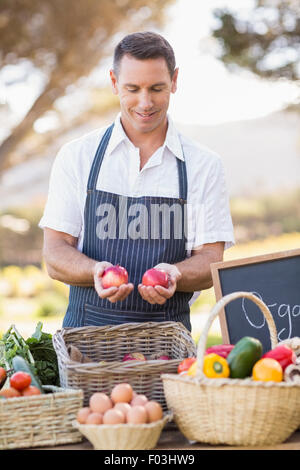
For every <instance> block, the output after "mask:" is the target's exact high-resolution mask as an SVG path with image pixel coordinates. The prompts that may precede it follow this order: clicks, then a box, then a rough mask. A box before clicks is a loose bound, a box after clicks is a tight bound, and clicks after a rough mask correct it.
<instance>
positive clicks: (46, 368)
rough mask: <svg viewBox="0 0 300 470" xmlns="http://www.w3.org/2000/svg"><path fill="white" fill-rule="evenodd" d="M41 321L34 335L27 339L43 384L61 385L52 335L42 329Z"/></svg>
mask: <svg viewBox="0 0 300 470" xmlns="http://www.w3.org/2000/svg"><path fill="white" fill-rule="evenodd" d="M42 328H43V324H42V323H41V322H39V323H38V324H37V326H36V330H35V332H34V333H33V335H32V336H31V337H30V338H28V339H27V340H26V344H27V345H28V346H29V348H30V352H31V354H32V356H33V358H34V362H35V368H36V371H37V374H38V376H39V379H40V380H41V382H42V384H43V385H59V371H58V363H57V356H56V352H55V349H54V347H53V344H52V335H51V334H49V333H44V332H43V331H42Z"/></svg>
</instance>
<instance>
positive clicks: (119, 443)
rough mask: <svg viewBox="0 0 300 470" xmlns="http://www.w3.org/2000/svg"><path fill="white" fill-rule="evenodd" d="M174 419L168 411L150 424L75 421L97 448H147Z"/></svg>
mask: <svg viewBox="0 0 300 470" xmlns="http://www.w3.org/2000/svg"><path fill="white" fill-rule="evenodd" d="M171 419H172V414H170V413H167V414H165V415H164V417H163V418H162V419H160V420H159V421H156V422H154V423H149V424H113V425H109V424H79V423H78V421H74V422H73V426H74V427H75V428H77V429H78V430H79V431H80V432H81V433H82V434H83V435H84V436H85V437H86V438H87V439H88V440H89V441H90V442H91V444H93V446H94V449H95V450H147V449H153V448H154V447H155V446H156V444H157V441H158V439H159V437H160V435H161V432H162V430H163V427H164V426H165V424H166V423H167V422H169V421H171Z"/></svg>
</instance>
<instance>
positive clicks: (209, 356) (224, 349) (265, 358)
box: [177, 336, 300, 382]
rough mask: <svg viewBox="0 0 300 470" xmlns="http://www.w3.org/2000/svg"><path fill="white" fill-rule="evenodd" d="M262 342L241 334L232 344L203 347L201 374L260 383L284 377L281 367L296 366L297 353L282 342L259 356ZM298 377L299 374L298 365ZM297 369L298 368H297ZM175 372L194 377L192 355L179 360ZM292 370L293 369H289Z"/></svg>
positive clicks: (195, 366)
mask: <svg viewBox="0 0 300 470" xmlns="http://www.w3.org/2000/svg"><path fill="white" fill-rule="evenodd" d="M262 351H263V348H262V344H261V342H260V341H259V340H258V339H257V338H252V337H250V336H244V337H243V338H241V339H240V340H239V341H238V342H237V343H236V344H235V345H233V344H218V345H215V346H211V347H209V348H207V349H206V351H205V355H204V359H203V373H204V375H205V376H206V377H207V378H211V379H217V378H232V379H246V378H250V377H251V378H252V380H255V381H262V382H270V381H271V382H281V381H283V380H286V377H287V374H285V369H287V370H289V368H291V367H296V366H295V364H296V361H297V356H296V354H295V352H294V351H293V349H292V348H290V347H289V346H287V345H286V344H279V345H278V346H276V347H275V348H274V349H272V350H270V351H267V352H266V353H265V354H264V355H262ZM297 367H298V368H299V374H298V375H299V376H300V367H299V366H297ZM297 371H298V369H297ZM177 372H178V374H180V375H187V376H189V377H195V376H196V372H197V359H196V357H188V358H185V359H183V361H181V363H180V364H179V366H178V369H177ZM293 372H294V369H293Z"/></svg>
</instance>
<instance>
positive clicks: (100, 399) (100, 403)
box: [90, 392, 113, 414]
mask: <svg viewBox="0 0 300 470" xmlns="http://www.w3.org/2000/svg"><path fill="white" fill-rule="evenodd" d="M112 407H113V404H112V401H111V399H110V398H109V396H107V395H106V394H105V393H100V392H96V393H94V394H93V395H92V396H91V398H90V408H91V410H92V411H95V412H97V413H102V414H103V413H105V411H107V410H109V409H110V408H112Z"/></svg>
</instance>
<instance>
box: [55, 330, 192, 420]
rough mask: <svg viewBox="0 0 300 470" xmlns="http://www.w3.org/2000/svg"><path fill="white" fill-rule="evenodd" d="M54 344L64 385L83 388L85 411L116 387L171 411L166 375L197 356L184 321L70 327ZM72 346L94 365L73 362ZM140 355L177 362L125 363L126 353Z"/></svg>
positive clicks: (60, 334) (62, 331)
mask: <svg viewBox="0 0 300 470" xmlns="http://www.w3.org/2000/svg"><path fill="white" fill-rule="evenodd" d="M53 345H54V348H55V350H56V354H57V358H58V367H59V376H60V383H61V386H62V387H66V388H76V389H78V388H80V389H82V390H83V392H84V406H87V405H88V402H89V398H90V396H91V395H92V394H93V393H95V392H99V391H101V392H104V393H107V394H110V393H111V390H112V388H113V387H114V385H116V384H118V383H121V382H127V383H130V385H131V386H132V387H133V389H134V391H135V392H136V393H139V394H140V393H141V394H145V395H146V396H147V398H148V399H149V400H155V401H158V402H159V403H160V404H161V406H162V408H163V410H164V411H167V405H166V401H165V396H164V390H163V384H162V380H161V377H160V375H161V374H162V373H175V372H176V371H177V367H178V365H179V363H180V362H181V361H182V359H184V358H185V357H188V356H195V354H196V346H195V343H194V341H193V339H192V337H191V334H190V332H189V331H188V330H187V329H186V328H185V327H184V326H183V325H182V323H178V322H145V323H125V324H122V325H117V326H109V325H106V326H87V327H80V328H65V329H62V330H60V331H57V332H56V333H55V334H54V335H53ZM70 345H73V346H76V347H77V348H78V349H79V350H80V352H81V353H82V354H84V355H86V356H88V357H89V358H91V360H92V361H93V362H88V363H83V364H82V363H79V362H75V361H72V360H71V359H70V356H69V354H68V350H67V349H68V346H70ZM137 351H138V352H140V353H143V354H144V355H145V356H146V357H147V356H148V357H149V356H150V355H152V354H155V353H158V352H161V351H164V353H165V354H167V355H169V356H170V357H171V358H172V359H171V360H147V361H135V360H134V361H127V362H122V358H123V356H124V355H125V354H126V353H129V352H137ZM102 361H105V363H104V364H103V363H101V362H102Z"/></svg>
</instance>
